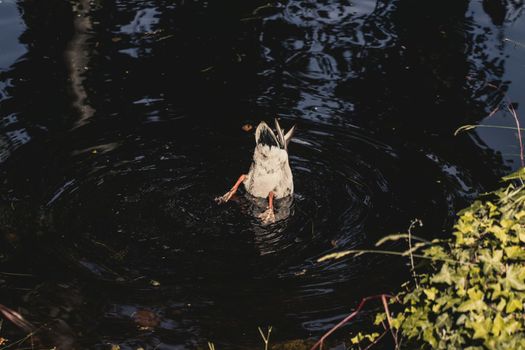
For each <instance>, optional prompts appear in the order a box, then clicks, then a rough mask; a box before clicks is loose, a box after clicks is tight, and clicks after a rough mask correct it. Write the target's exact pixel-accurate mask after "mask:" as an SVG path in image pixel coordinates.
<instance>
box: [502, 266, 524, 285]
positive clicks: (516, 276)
mask: <svg viewBox="0 0 525 350" xmlns="http://www.w3.org/2000/svg"><path fill="white" fill-rule="evenodd" d="M524 279H525V267H524V266H520V267H518V266H516V265H508V266H507V274H506V276H505V282H506V283H507V285H508V286H509V287H511V288H513V289H516V290H525V283H524Z"/></svg>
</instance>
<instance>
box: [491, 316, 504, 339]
mask: <svg viewBox="0 0 525 350" xmlns="http://www.w3.org/2000/svg"><path fill="white" fill-rule="evenodd" d="M504 327H505V321H504V320H503V317H501V315H500V314H499V313H498V314H496V317H495V318H494V322H493V323H492V329H491V330H490V331H491V332H492V334H494V335H495V336H496V337H497V336H499V334H500V333H501V330H502V329H503V328H504Z"/></svg>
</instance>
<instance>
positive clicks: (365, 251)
mask: <svg viewBox="0 0 525 350" xmlns="http://www.w3.org/2000/svg"><path fill="white" fill-rule="evenodd" d="M349 254H385V255H397V256H407V255H408V251H407V252H396V251H391V250H379V249H350V250H344V251H342V252H337V253H331V254H328V255H325V256H323V257H320V258H319V259H317V262H323V261H326V260H330V259H340V258H342V257H344V256H346V255H349ZM413 256H415V257H416V258H421V259H427V260H433V261H444V262H449V263H454V264H461V265H468V266H474V265H476V264H473V263H471V262H467V261H459V260H454V259H447V258H435V257H432V256H426V255H422V254H413Z"/></svg>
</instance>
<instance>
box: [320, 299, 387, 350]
mask: <svg viewBox="0 0 525 350" xmlns="http://www.w3.org/2000/svg"><path fill="white" fill-rule="evenodd" d="M383 297H384V298H392V296H391V295H388V294H381V295H374V296H370V297H365V298H363V299H361V302H360V303H359V305H358V306H357V309H355V311H354V312H352V313H351V314H350V315H348V316H347V317H345V318H344V319H343V320H342V321H341V322H339V323H338V324H336V325H335V326H334V327H332V329H330V330H329V331H328V332H326V333H325V334H324V335H323V336H322V337H321V339H319V341H318V342H317V343H315V344H314V346H312V348H311V349H310V350H315V349H317V348H319V349H322V348H323V343H324V341H325V339H326V338H328V337H329V336H330V335H331V334H332V333H334V332H335V331H336V330H338V329H339V328H341V327H342V326H344V325H345V324H346V323H348V322H349V321H350V320H351V319H353V318H354V317H355V316H357V315H358V314H359V312H360V311H361V309H362V308H363V307H364V306H365V304H366V303H367V302H368V301H369V300H375V299H380V298H383Z"/></svg>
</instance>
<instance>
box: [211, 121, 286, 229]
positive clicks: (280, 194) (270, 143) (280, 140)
mask: <svg viewBox="0 0 525 350" xmlns="http://www.w3.org/2000/svg"><path fill="white" fill-rule="evenodd" d="M274 123H275V132H274V131H273V130H272V129H271V128H270V127H269V126H268V124H266V122H264V121H261V122H260V123H259V125H258V126H257V129H256V130H255V149H254V151H253V158H252V164H251V166H250V169H249V171H248V173H247V174H242V175H241V176H239V179H238V180H237V182H236V183H235V184H234V185H233V187H232V188H231V189H230V190H229V191H228V192H226V193H225V194H224V195H222V196H220V197H217V198H215V201H216V202H217V203H218V204H223V203H226V202H228V201H229V200H230V199H231V198H232V196H233V195H234V194H235V193H236V192H237V190H238V189H239V186H240V185H241V184H243V185H244V188H245V189H246V192H248V193H249V194H250V195H252V196H253V197H256V198H264V199H267V200H268V206H267V207H266V210H265V211H264V212H263V213H262V214H260V215H259V218H260V219H261V220H262V222H263V223H266V224H268V223H273V222H275V213H274V199H281V198H286V197H291V196H292V195H293V191H294V184H293V175H292V169H291V168H290V162H289V160H288V144H289V143H290V140H291V139H292V137H293V135H294V132H295V125H294V126H293V127H292V128H290V130H288V132H286V133H285V130H283V129H282V128H281V126H280V125H279V121H278V120H277V119H275V121H274Z"/></svg>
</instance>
